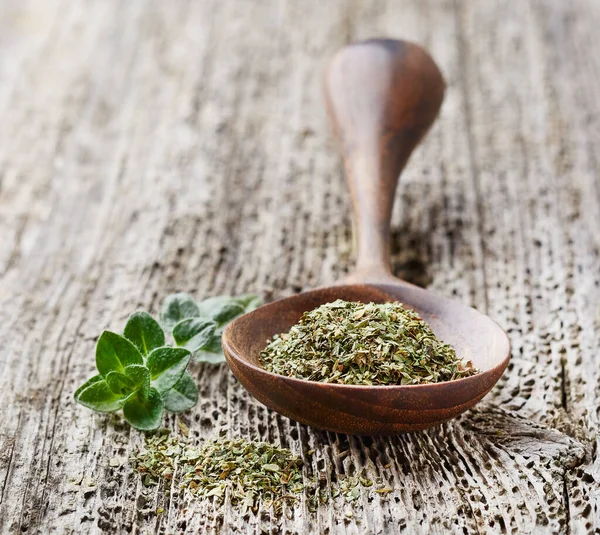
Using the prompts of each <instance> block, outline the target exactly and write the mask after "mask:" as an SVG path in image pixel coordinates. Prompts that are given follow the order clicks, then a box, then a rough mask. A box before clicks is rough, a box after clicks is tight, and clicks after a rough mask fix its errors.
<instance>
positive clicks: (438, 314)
mask: <svg viewBox="0 0 600 535" xmlns="http://www.w3.org/2000/svg"><path fill="white" fill-rule="evenodd" d="M444 88H445V84H444V80H443V78H442V75H441V73H440V71H439V69H438V67H437V65H436V64H435V63H434V61H433V60H432V59H431V57H430V56H429V55H428V54H427V53H426V52H425V51H424V50H423V49H422V48H421V47H419V46H417V45H414V44H412V43H408V42H405V41H397V40H391V39H376V40H370V41H365V42H362V43H357V44H354V45H349V46H347V47H344V48H343V49H342V50H341V51H340V52H338V54H336V55H335V56H334V58H333V60H332V61H331V63H330V65H329V68H328V70H327V73H326V77H325V90H326V97H327V102H328V110H329V114H330V117H331V119H332V122H333V124H334V127H335V131H336V134H337V137H338V140H339V142H340V147H341V152H342V154H343V156H344V164H345V168H346V177H347V180H348V184H349V189H350V195H351V198H352V207H353V218H354V223H355V225H354V231H355V238H356V240H355V241H356V245H357V262H356V268H355V270H354V272H353V273H352V274H351V275H350V276H349V277H348V278H347V279H346V280H345V281H343V283H341V284H339V285H335V286H330V287H327V288H320V289H317V290H312V291H308V292H305V293H301V294H299V295H296V296H293V297H289V298H287V299H282V300H280V301H276V302H274V303H271V304H268V305H265V306H262V307H260V308H258V309H257V310H254V311H253V312H250V313H249V314H246V315H244V316H241V317H240V318H238V319H236V320H235V321H233V322H232V323H231V324H229V326H228V327H227V328H226V329H225V331H224V333H223V339H222V340H223V342H222V343H223V350H224V353H225V357H226V359H227V363H228V364H229V367H230V368H231V370H232V371H233V373H234V375H235V376H236V377H237V378H238V379H239V381H240V382H241V383H242V385H243V386H244V387H245V388H246V389H247V390H248V391H249V392H250V393H251V394H252V395H253V396H254V397H255V398H256V399H258V400H259V401H261V402H262V403H264V404H265V405H266V406H268V407H270V408H271V409H273V410H275V411H277V412H280V413H281V414H284V415H286V416H288V417H290V418H293V419H294V420H297V421H299V422H302V423H304V424H308V425H312V426H315V427H319V428H322V429H327V430H329V431H335V432H340V433H348V434H359V435H385V434H395V433H398V432H403V431H416V430H420V429H425V428H427V427H431V426H434V425H437V424H440V423H442V422H444V421H446V420H449V419H451V418H454V417H456V416H458V415H459V414H460V413H462V412H463V411H465V410H467V409H469V408H470V407H472V406H473V405H474V404H475V403H477V402H478V401H479V400H480V399H481V398H483V396H485V395H486V394H487V393H488V392H489V391H490V389H491V388H492V387H493V386H494V384H495V383H496V382H497V381H498V379H499V378H500V377H501V375H502V373H503V372H504V370H505V368H506V366H507V364H508V360H509V355H510V343H509V340H508V337H507V335H506V333H505V332H504V331H503V330H502V329H501V328H500V327H499V326H498V325H497V324H496V323H495V322H494V321H492V320H491V319H490V318H488V317H487V316H485V315H484V314H481V313H480V312H477V311H476V310H475V309H473V308H470V307H468V306H465V305H463V304H461V303H458V302H455V301H451V300H449V299H446V298H444V297H441V296H438V295H436V294H434V293H431V292H428V291H426V290H424V289H422V288H418V287H417V286H414V285H412V284H409V283H406V282H403V281H401V280H400V279H397V278H395V277H394V276H393V275H392V272H391V267H390V219H391V214H392V208H393V203H394V193H395V190H396V185H397V183H398V178H399V175H400V173H401V171H402V169H403V168H404V166H405V164H406V162H407V161H408V158H409V156H410V154H411V153H412V151H413V149H414V148H415V147H416V146H417V144H418V143H419V141H420V140H421V138H422V137H423V136H424V135H425V133H426V132H427V130H428V128H429V127H430V125H431V124H432V123H433V121H434V119H435V117H436V115H437V113H438V111H439V109H440V106H441V103H442V100H443V95H444ZM336 299H344V300H346V301H359V302H363V303H369V302H376V303H382V302H386V301H400V302H401V303H403V304H404V305H405V306H407V307H410V308H412V309H414V310H415V311H416V312H418V313H419V314H420V315H421V317H422V318H423V319H424V320H425V321H426V322H428V323H429V325H430V326H431V328H432V329H433V331H434V333H435V334H436V335H437V336H438V338H440V339H441V340H442V341H444V342H446V343H449V344H450V345H452V346H453V347H454V349H455V350H456V354H457V356H458V357H459V358H462V359H465V360H471V361H472V362H473V364H474V365H475V366H476V367H477V368H478V369H479V370H480V372H479V373H477V374H476V375H473V376H470V377H466V378H463V379H458V380H454V381H447V382H443V383H434V384H421V385H398V386H387V385H386V386H380V385H379V386H362V385H345V384H330V383H322V382H315V381H307V380H304V379H296V378H291V377H285V376H282V375H277V374H274V373H271V372H268V371H266V370H265V369H264V368H263V367H262V366H261V363H260V352H261V351H262V350H263V349H264V348H265V347H266V345H267V342H268V340H269V339H270V338H271V337H272V336H273V335H275V334H280V333H285V332H287V331H289V329H290V328H291V327H292V326H293V325H294V324H295V323H297V322H298V320H299V319H300V317H301V316H302V314H303V313H304V312H306V311H308V310H312V309H314V308H316V307H318V306H319V305H321V304H323V303H328V302H332V301H335V300H336Z"/></svg>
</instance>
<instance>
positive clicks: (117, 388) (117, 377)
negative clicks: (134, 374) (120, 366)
mask: <svg viewBox="0 0 600 535" xmlns="http://www.w3.org/2000/svg"><path fill="white" fill-rule="evenodd" d="M105 381H106V384H107V385H108V388H110V390H111V391H112V392H113V393H114V394H116V395H117V396H121V397H125V396H128V395H129V394H131V393H132V392H134V391H135V389H136V388H135V383H134V382H133V381H132V380H131V379H130V378H129V377H127V376H126V375H125V374H124V373H121V372H115V371H112V372H108V373H107V374H106V377H105Z"/></svg>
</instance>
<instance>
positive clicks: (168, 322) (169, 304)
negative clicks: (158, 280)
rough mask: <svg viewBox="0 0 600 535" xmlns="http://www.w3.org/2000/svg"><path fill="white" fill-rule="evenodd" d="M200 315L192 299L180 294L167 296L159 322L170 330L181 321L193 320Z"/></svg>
mask: <svg viewBox="0 0 600 535" xmlns="http://www.w3.org/2000/svg"><path fill="white" fill-rule="evenodd" d="M199 315H200V310H199V309H198V305H197V304H196V301H194V298H193V297H192V296H191V295H189V294H186V293H183V292H180V293H176V294H172V295H169V296H168V297H167V298H166V299H165V300H164V301H163V304H162V307H161V310H160V321H161V323H162V324H163V325H164V326H165V327H166V328H167V329H172V328H173V327H175V325H177V323H179V322H180V321H181V320H184V319H186V318H195V317H197V316H199Z"/></svg>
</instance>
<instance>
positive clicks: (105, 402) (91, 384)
mask: <svg viewBox="0 0 600 535" xmlns="http://www.w3.org/2000/svg"><path fill="white" fill-rule="evenodd" d="M84 387H85V388H84ZM84 387H82V388H79V389H77V391H76V392H75V401H77V403H80V404H81V405H83V406H84V407H87V408H88V409H92V410H94V411H97V412H112V411H116V410H118V409H120V408H121V407H122V406H123V403H124V401H125V398H124V397H123V396H120V395H118V394H115V393H114V392H113V391H112V390H111V389H110V388H109V387H108V385H107V384H106V381H105V380H104V379H103V378H102V377H100V376H98V375H97V376H95V377H92V379H90V380H89V381H88V382H87V383H86V384H85V385H84Z"/></svg>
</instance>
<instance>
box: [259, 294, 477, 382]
mask: <svg viewBox="0 0 600 535" xmlns="http://www.w3.org/2000/svg"><path fill="white" fill-rule="evenodd" d="M260 359H261V362H262V364H263V366H264V367H265V369H266V370H268V371H270V372H273V373H277V374H280V375H286V376H288V377H296V378H299V379H307V380H310V381H319V382H324V383H338V384H354V385H399V384H400V385H415V384H424V383H439V382H442V381H451V380H454V379H460V378H462V377H469V376H471V375H474V374H476V373H478V370H477V369H476V368H474V367H473V365H472V363H471V362H470V361H468V362H463V361H462V360H461V359H459V358H458V357H457V356H456V353H455V351H454V349H453V348H452V347H451V346H450V345H448V344H444V343H443V342H441V341H440V340H438V338H437V337H436V336H435V334H434V333H433V331H432V330H431V327H429V325H428V324H427V323H426V322H425V321H424V320H423V319H421V317H420V316H419V315H418V314H417V313H416V312H415V311H413V310H410V309H407V308H404V306H403V305H402V304H401V303H398V302H394V303H382V304H378V303H368V304H363V303H357V302H349V301H343V300H341V299H338V300H337V301H334V302H333V303H325V304H323V305H321V306H319V307H317V308H315V309H314V310H311V311H309V312H305V313H304V314H303V316H302V318H301V319H300V321H299V322H298V323H297V324H296V325H294V326H293V327H292V328H291V329H290V331H289V332H288V333H286V334H280V335H275V336H274V337H273V339H272V340H271V341H269V342H268V344H267V347H266V348H265V349H264V350H263V351H262V352H261V354H260Z"/></svg>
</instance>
